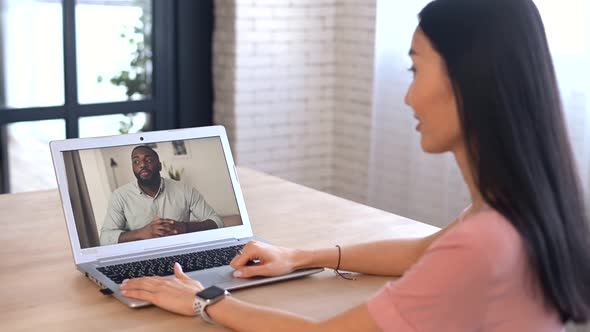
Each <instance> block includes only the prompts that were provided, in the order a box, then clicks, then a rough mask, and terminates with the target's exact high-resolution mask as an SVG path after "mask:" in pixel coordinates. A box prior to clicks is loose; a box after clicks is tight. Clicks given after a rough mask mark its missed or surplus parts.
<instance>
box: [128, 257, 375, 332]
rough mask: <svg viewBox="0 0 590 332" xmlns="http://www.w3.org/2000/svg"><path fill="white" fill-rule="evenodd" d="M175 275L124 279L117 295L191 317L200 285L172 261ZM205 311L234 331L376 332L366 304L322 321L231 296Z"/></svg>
mask: <svg viewBox="0 0 590 332" xmlns="http://www.w3.org/2000/svg"><path fill="white" fill-rule="evenodd" d="M174 273H175V275H176V278H171V279H170V278H162V277H146V278H137V279H131V280H125V281H124V282H123V284H122V285H121V294H122V295H124V296H127V297H130V298H135V299H139V300H144V301H149V302H151V303H153V304H154V305H157V306H159V307H161V308H164V309H166V310H168V311H171V312H174V313H178V314H182V315H186V316H194V315H195V313H194V311H193V302H194V300H195V294H196V293H197V292H199V291H201V290H202V289H203V287H202V285H201V284H200V283H199V282H198V281H196V280H192V279H190V278H189V277H188V276H187V275H186V274H184V273H183V272H182V268H181V267H180V265H178V264H175V266H174ZM207 314H208V315H209V316H210V317H211V318H212V319H213V320H214V321H216V322H218V323H220V324H222V325H224V326H227V327H229V328H231V329H233V330H236V331H244V332H247V331H256V332H259V331H273V332H274V331H311V332H314V331H327V332H330V331H344V332H346V331H353V330H354V331H379V329H378V327H377V326H376V324H375V323H374V321H373V319H372V318H371V316H370V314H369V311H368V309H367V305H366V304H361V305H359V306H357V307H355V308H353V309H351V310H349V311H347V312H344V313H342V314H339V315H338V316H336V317H334V318H332V319H329V320H326V321H323V322H319V321H315V320H311V319H306V318H303V317H300V316H297V315H294V314H289V313H286V312H284V311H279V310H276V309H270V308H265V307H261V306H257V305H252V304H248V303H245V302H242V301H240V300H238V299H235V298H232V297H226V298H225V299H223V300H221V301H219V302H217V303H215V304H212V305H210V306H208V307H207Z"/></svg>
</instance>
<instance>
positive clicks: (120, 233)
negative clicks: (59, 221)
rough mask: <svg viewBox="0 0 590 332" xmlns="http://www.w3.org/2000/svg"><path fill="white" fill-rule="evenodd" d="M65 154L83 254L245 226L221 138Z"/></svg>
mask: <svg viewBox="0 0 590 332" xmlns="http://www.w3.org/2000/svg"><path fill="white" fill-rule="evenodd" d="M62 153H63V160H64V166H65V174H66V178H67V185H68V192H69V196H70V201H71V205H72V210H73V214H74V219H75V224H76V231H77V234H78V238H79V242H80V248H82V249H85V248H93V247H99V246H110V245H116V244H118V243H123V242H135V241H142V240H148V239H153V238H158V237H168V236H176V235H180V234H186V233H189V232H201V231H206V230H210V229H217V228H226V227H232V226H239V225H242V219H241V217H240V211H239V208H238V203H237V201H236V195H235V192H234V190H233V187H232V184H231V179H230V174H229V172H228V165H227V162H226V160H225V157H224V152H223V146H222V143H221V140H220V138H219V137H206V138H196V139H186V140H176V141H162V142H154V143H149V144H145V145H124V146H116V147H105V148H93V149H81V150H71V151H63V152H62Z"/></svg>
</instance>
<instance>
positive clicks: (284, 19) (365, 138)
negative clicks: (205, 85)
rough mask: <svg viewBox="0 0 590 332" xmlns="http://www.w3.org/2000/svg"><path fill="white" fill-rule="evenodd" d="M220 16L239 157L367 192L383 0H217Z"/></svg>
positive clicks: (219, 51) (217, 60)
mask: <svg viewBox="0 0 590 332" xmlns="http://www.w3.org/2000/svg"><path fill="white" fill-rule="evenodd" d="M215 22H216V27H215V33H214V51H213V52H214V77H215V80H214V81H215V82H214V85H215V104H214V108H215V115H214V121H215V123H218V124H223V125H225V126H226V128H227V130H228V135H229V137H230V142H231V144H232V148H233V152H234V155H235V157H236V161H237V164H238V165H244V166H248V167H252V168H255V169H259V170H261V171H264V172H267V173H270V174H273V175H277V176H280V177H283V178H285V179H288V180H291V181H294V182H297V183H301V184H304V185H307V186H310V187H313V188H317V189H320V190H325V191H331V192H333V193H335V194H338V195H341V196H344V197H347V198H350V199H354V200H357V201H362V202H364V201H365V199H366V192H367V169H368V158H369V144H370V142H369V138H370V124H371V93H372V92H371V91H372V89H371V84H372V72H373V47H374V46H373V40H374V37H373V35H374V25H375V0H370V1H353V0H346V1H342V0H339V1H337V0H218V1H216V2H215ZM359 46H360V47H359Z"/></svg>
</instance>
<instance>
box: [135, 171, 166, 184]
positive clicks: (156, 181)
mask: <svg viewBox="0 0 590 332" xmlns="http://www.w3.org/2000/svg"><path fill="white" fill-rule="evenodd" d="M135 177H136V178H137V183H138V184H139V185H140V186H144V187H155V186H157V185H159V181H160V174H158V173H154V174H153V175H152V176H151V177H150V178H148V179H142V178H141V176H139V175H138V174H136V175H135Z"/></svg>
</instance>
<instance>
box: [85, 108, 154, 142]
mask: <svg viewBox="0 0 590 332" xmlns="http://www.w3.org/2000/svg"><path fill="white" fill-rule="evenodd" d="M149 119H150V116H149V114H147V113H141V112H139V113H129V114H113V115H100V116H88V117H83V118H80V122H79V125H80V137H96V136H111V135H119V134H131V133H137V132H141V131H149V130H151V125H150V121H149Z"/></svg>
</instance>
